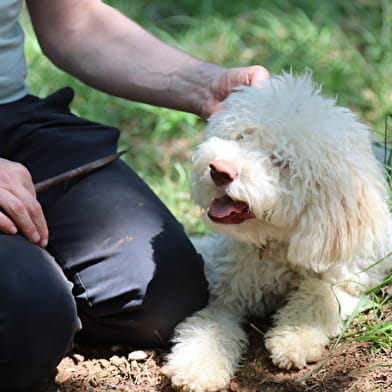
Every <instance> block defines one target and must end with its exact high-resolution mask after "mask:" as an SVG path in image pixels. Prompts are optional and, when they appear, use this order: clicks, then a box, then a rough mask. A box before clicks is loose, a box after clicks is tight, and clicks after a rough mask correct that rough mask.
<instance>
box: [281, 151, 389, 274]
mask: <svg viewBox="0 0 392 392" xmlns="http://www.w3.org/2000/svg"><path fill="white" fill-rule="evenodd" d="M357 159H358V161H361V158H360V157H359V156H357ZM340 163H341V162H339V165H338V166H337V167H338V170H337V172H336V173H333V174H332V176H331V177H330V178H328V179H325V180H324V181H323V180H322V179H321V180H320V181H318V183H317V184H316V188H317V190H316V191H315V192H314V193H313V194H312V195H311V197H310V198H309V199H308V202H307V204H306V205H305V206H304V209H303V211H302V213H301V214H300V216H299V218H298V222H297V225H296V229H295V230H294V232H293V234H292V236H291V238H290V241H289V248H288V260H289V262H290V263H292V264H295V265H300V266H303V267H304V268H310V269H312V270H314V271H316V272H323V271H325V270H326V269H327V268H329V267H330V266H332V265H333V264H336V263H342V264H345V263H349V262H350V261H351V260H353V257H355V256H359V257H366V258H374V260H375V261H376V260H377V259H378V258H380V257H381V256H382V252H387V251H388V250H387V249H385V250H384V246H385V236H386V235H388V231H389V213H388V211H387V206H386V190H385V186H384V183H383V175H382V172H381V169H380V168H379V167H378V164H377V163H376V162H375V160H374V162H373V161H371V162H370V165H368V162H366V161H365V162H362V163H363V167H359V166H360V165H361V163H358V165H356V166H357V167H356V168H355V167H352V166H351V165H350V164H348V163H347V164H346V163H343V165H341V164H340ZM329 169H331V168H330V167H329ZM324 173H325V171H324ZM331 179H333V180H331Z"/></svg>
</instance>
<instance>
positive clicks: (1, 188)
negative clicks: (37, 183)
mask: <svg viewBox="0 0 392 392" xmlns="http://www.w3.org/2000/svg"><path fill="white" fill-rule="evenodd" d="M0 208H1V211H0V231H2V232H3V233H7V234H16V233H17V232H18V231H20V232H22V234H23V235H24V236H25V237H26V238H27V239H28V240H29V241H31V242H33V243H36V244H38V245H39V246H41V247H45V246H46V245H47V243H48V236H49V234H48V227H47V224H46V220H45V217H44V214H43V212H42V208H41V205H40V204H39V202H38V201H37V198H36V193H35V189H34V184H33V181H32V178H31V175H30V173H29V171H28V170H27V169H26V167H24V166H23V165H22V164H20V163H17V162H12V161H9V160H7V159H3V158H0Z"/></svg>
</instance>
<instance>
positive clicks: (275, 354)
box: [265, 326, 328, 369]
mask: <svg viewBox="0 0 392 392" xmlns="http://www.w3.org/2000/svg"><path fill="white" fill-rule="evenodd" d="M327 344H328V338H327V336H325V334H324V333H323V332H322V331H320V330H318V329H317V328H314V327H307V326H305V327H303V326H302V327H284V328H282V327H277V328H273V329H272V330H270V331H269V332H267V334H266V340H265V346H266V348H267V350H268V351H269V352H270V354H271V359H272V362H273V363H274V365H275V366H277V367H279V368H282V369H291V368H298V369H301V368H303V367H305V366H306V363H308V362H315V361H317V360H319V359H320V358H321V356H322V354H323V351H324V348H325V346H326V345H327Z"/></svg>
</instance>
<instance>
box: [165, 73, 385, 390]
mask: <svg viewBox="0 0 392 392" xmlns="http://www.w3.org/2000/svg"><path fill="white" fill-rule="evenodd" d="M192 174H193V183H192V196H193V199H194V200H195V201H196V203H197V204H199V205H200V206H201V208H202V209H203V210H204V211H205V212H208V214H206V222H207V223H208V225H209V226H210V227H211V228H212V229H213V230H214V231H216V232H220V233H222V234H214V235H212V236H211V237H208V238H205V239H200V240H197V241H196V240H195V245H196V247H197V248H198V250H199V251H200V252H201V253H202V255H203V257H204V260H205V270H206V275H207V278H208V280H209V284H210V293H211V295H210V301H209V305H208V306H207V307H206V308H205V309H203V310H201V311H199V312H196V313H195V314H194V315H193V316H191V317H189V318H187V319H186V320H185V321H183V322H182V323H180V324H179V325H178V327H177V328H176V331H175V336H174V338H173V341H174V343H175V344H174V346H173V349H172V352H171V353H170V354H169V355H168V360H167V363H166V365H165V367H164V373H165V374H166V375H167V376H168V377H170V378H171V381H172V383H173V385H174V386H176V387H181V388H183V389H184V390H187V391H194V392H204V391H215V390H218V389H220V388H223V387H225V385H226V384H227V383H228V381H229V380H230V378H231V377H232V376H233V374H234V372H235V370H236V368H237V366H238V364H239V362H240V360H241V356H242V355H243V353H244V350H245V348H246V345H247V337H246V334H245V333H244V331H243V330H242V328H241V322H242V321H243V320H244V318H245V317H247V316H248V315H251V314H256V315H265V314H267V313H269V312H271V311H274V312H275V315H274V326H273V327H272V329H271V330H269V331H268V332H267V334H266V335H265V345H266V347H267V349H268V350H269V352H270V354H271V358H272V361H273V363H274V364H275V365H276V366H278V367H280V368H285V369H290V368H291V367H296V368H302V367H304V366H305V365H306V363H307V362H312V361H317V360H318V359H320V357H321V355H322V352H323V350H324V348H325V346H326V344H327V343H328V341H329V339H330V338H332V337H334V336H336V335H338V334H339V332H340V331H341V327H342V320H344V319H345V318H347V316H348V315H349V314H350V313H351V312H352V311H353V309H354V307H355V305H356V303H357V300H358V297H359V295H360V294H361V293H362V292H363V291H364V290H366V289H367V288H370V287H372V286H374V285H376V284H377V283H379V282H380V281H381V280H382V279H383V277H384V275H385V272H386V271H387V270H388V269H389V268H391V266H392V264H391V259H390V258H385V256H386V255H387V254H388V252H390V251H391V250H392V246H391V240H392V231H391V220H390V215H389V212H388V206H387V196H388V193H387V190H386V184H385V182H384V173H383V169H382V167H381V165H380V164H379V163H378V161H377V160H376V159H375V157H374V155H373V153H372V151H371V142H370V137H369V131H368V129H367V128H366V127H365V126H364V125H362V124H361V123H359V122H358V121H357V120H356V118H355V116H354V115H353V113H352V112H350V111H349V110H348V109H345V108H342V107H339V106H336V103H335V101H334V100H332V99H326V98H324V97H322V96H321V95H320V88H319V87H317V86H315V85H314V83H313V82H312V80H311V76H310V74H309V73H308V74H305V75H304V76H302V77H295V76H293V75H292V74H289V73H284V74H282V75H281V76H274V77H272V78H271V79H270V80H269V81H268V82H267V83H266V86H264V87H263V88H255V87H241V88H239V90H238V91H236V92H234V93H232V94H231V95H230V96H229V97H228V98H227V99H226V100H225V102H224V103H223V110H221V111H219V112H217V113H216V114H214V115H213V116H212V117H211V118H210V119H209V122H208V126H207V128H206V131H205V140H204V141H203V142H202V143H201V145H200V146H199V149H198V151H197V152H196V154H195V156H194V159H193V166H192ZM382 258H384V260H383V261H382V262H380V263H376V262H377V260H380V259H382Z"/></svg>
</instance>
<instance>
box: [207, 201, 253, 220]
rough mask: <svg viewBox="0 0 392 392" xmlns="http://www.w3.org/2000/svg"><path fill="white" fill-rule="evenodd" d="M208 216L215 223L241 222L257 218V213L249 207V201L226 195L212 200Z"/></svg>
mask: <svg viewBox="0 0 392 392" xmlns="http://www.w3.org/2000/svg"><path fill="white" fill-rule="evenodd" d="M208 217H209V218H210V219H211V220H212V221H213V222H215V223H221V224H239V223H242V222H244V221H245V220H247V219H252V218H255V215H254V214H253V213H252V211H251V210H250V209H249V205H248V203H246V202H244V201H238V200H233V199H232V198H231V197H229V196H227V195H224V196H222V197H220V198H217V199H214V200H213V201H212V203H211V205H210V208H209V210H208Z"/></svg>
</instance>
